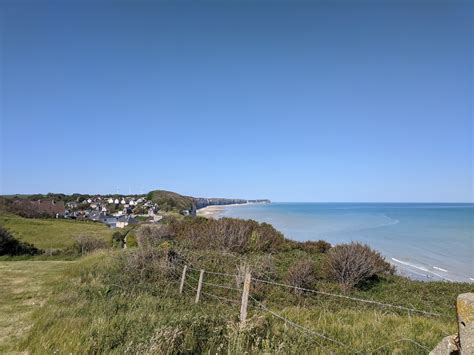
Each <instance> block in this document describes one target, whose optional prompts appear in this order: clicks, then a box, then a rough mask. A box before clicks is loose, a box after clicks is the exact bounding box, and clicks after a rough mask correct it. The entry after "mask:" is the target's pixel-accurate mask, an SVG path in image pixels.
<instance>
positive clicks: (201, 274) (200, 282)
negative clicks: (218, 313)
mask: <svg viewBox="0 0 474 355" xmlns="http://www.w3.org/2000/svg"><path fill="white" fill-rule="evenodd" d="M203 278H204V270H201V273H200V274H199V283H198V288H197V292H196V300H195V301H194V303H198V302H199V297H200V296H201V288H202V280H203Z"/></svg>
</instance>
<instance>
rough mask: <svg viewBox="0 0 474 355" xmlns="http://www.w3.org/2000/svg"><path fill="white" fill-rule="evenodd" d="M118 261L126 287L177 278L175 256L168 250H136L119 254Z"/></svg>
mask: <svg viewBox="0 0 474 355" xmlns="http://www.w3.org/2000/svg"><path fill="white" fill-rule="evenodd" d="M119 260H120V261H119V262H120V268H119V269H120V270H121V273H122V276H123V277H124V278H125V279H124V282H125V285H126V286H130V287H133V285H135V284H137V283H139V282H143V283H156V282H159V281H163V280H164V279H166V278H172V279H175V278H176V277H179V276H177V275H179V271H178V270H177V268H178V265H180V264H179V263H178V262H177V255H176V253H175V252H174V251H172V250H170V249H169V248H136V249H133V250H132V251H128V252H126V253H123V254H121V255H120V257H119Z"/></svg>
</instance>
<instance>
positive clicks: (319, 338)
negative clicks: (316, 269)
mask: <svg viewBox="0 0 474 355" xmlns="http://www.w3.org/2000/svg"><path fill="white" fill-rule="evenodd" d="M186 268H187V270H189V271H191V272H199V273H200V275H201V274H202V275H205V274H209V275H215V276H219V277H225V278H233V279H234V280H237V279H239V278H242V275H239V274H232V273H229V272H219V271H214V270H212V271H209V270H206V269H201V268H196V267H191V266H189V265H186ZM248 270H249V269H248V268H247V272H248V276H249V277H248V280H249V283H250V282H254V283H264V284H267V285H272V286H277V287H284V288H287V289H292V290H298V291H304V292H308V293H313V294H320V295H324V296H327V297H335V298H343V299H348V300H351V301H354V302H362V303H365V304H370V305H374V306H377V307H384V308H392V309H398V310H403V311H408V312H409V314H410V312H411V313H419V314H421V315H424V316H434V317H439V316H440V314H439V313H435V312H431V311H426V310H420V309H416V308H410V307H406V306H402V305H396V304H390V303H385V302H379V301H375V300H367V299H362V298H357V297H351V296H347V295H342V294H336V293H330V292H325V291H320V290H314V289H309V288H303V287H297V286H293V285H289V284H285V283H280V282H276V281H271V280H263V279H259V278H253V277H251V276H250V271H248ZM181 277H182V282H183V283H184V284H186V285H187V286H188V287H189V288H191V289H192V290H194V291H196V292H197V293H198V294H199V293H201V294H202V295H204V296H206V297H209V298H212V299H215V300H217V301H219V302H220V303H221V304H223V305H227V306H231V305H232V304H240V305H241V323H244V322H245V317H244V319H242V311H243V310H242V308H243V307H245V315H246V312H247V310H246V308H247V301H246V300H245V299H246V298H247V299H250V300H251V301H252V302H253V303H254V304H255V307H256V308H257V309H260V310H261V311H263V312H266V313H268V314H270V315H271V316H273V317H275V318H277V319H280V320H281V321H284V322H285V324H287V325H288V326H290V327H292V328H294V329H296V330H298V331H300V332H303V333H305V334H307V335H309V336H312V337H313V338H314V339H313V340H314V341H315V342H316V344H318V346H320V347H321V348H323V349H327V346H326V345H324V342H326V343H331V344H333V345H335V346H337V347H340V348H343V349H345V350H347V351H349V352H351V353H356V354H365V353H374V352H377V351H380V350H382V349H383V348H385V347H387V346H389V345H392V344H395V343H399V342H408V343H411V344H413V345H414V346H416V347H418V348H419V349H422V350H423V351H426V352H428V353H429V352H430V349H429V348H428V347H426V346H425V345H423V344H421V343H419V342H417V341H416V340H413V339H409V338H400V339H396V340H393V341H389V342H387V343H385V344H383V345H382V346H379V347H377V348H375V349H372V350H369V351H361V350H357V349H354V347H353V346H351V345H349V344H346V343H344V342H342V341H340V340H337V339H335V338H334V337H332V336H330V335H328V334H324V333H322V332H318V331H316V330H314V329H310V328H308V327H305V326H303V325H301V324H299V323H297V322H295V321H292V320H290V319H288V318H287V317H285V316H283V315H282V314H280V313H277V312H275V311H274V310H272V309H270V308H269V307H268V306H266V305H265V304H263V303H262V302H260V301H258V300H257V299H255V298H254V297H253V296H252V295H250V294H249V293H247V295H245V285H244V286H243V288H238V287H232V286H228V285H224V284H220V283H215V282H206V281H203V279H202V278H201V277H200V278H199V279H197V278H196V277H194V276H192V275H190V274H187V275H186V271H185V272H184V273H183V274H182V275H181ZM186 277H187V278H189V279H191V280H193V281H195V282H197V283H198V287H195V286H193V285H191V284H190V283H189V282H187V281H186V279H185V278H186ZM203 286H206V291H203V290H202V289H201V288H202V287H203ZM213 288H216V289H221V290H228V291H233V292H235V291H237V292H239V295H241V296H242V299H241V300H236V299H231V298H228V297H224V296H222V295H216V294H214V293H212V292H211V291H210V290H209V289H213ZM198 299H199V297H197V298H196V302H197V300H198ZM252 306H254V305H252Z"/></svg>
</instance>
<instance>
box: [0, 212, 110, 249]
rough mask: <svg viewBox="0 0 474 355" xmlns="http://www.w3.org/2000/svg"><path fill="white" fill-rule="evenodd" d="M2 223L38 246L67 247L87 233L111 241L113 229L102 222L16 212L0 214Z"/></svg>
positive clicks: (19, 237)
mask: <svg viewBox="0 0 474 355" xmlns="http://www.w3.org/2000/svg"><path fill="white" fill-rule="evenodd" d="M0 225H1V226H3V227H5V228H7V229H8V230H9V231H10V232H12V234H13V235H14V236H15V238H17V239H19V240H21V241H23V242H27V243H31V244H33V245H34V246H36V247H37V248H40V249H43V250H47V249H65V248H69V247H71V246H72V245H73V244H74V239H73V238H74V237H78V236H82V235H87V236H90V237H94V238H98V239H102V240H105V241H107V242H109V241H110V238H111V236H112V233H113V232H112V230H111V229H110V228H108V227H107V226H106V225H104V224H102V223H96V222H86V221H75V220H66V219H37V218H23V217H20V216H17V215H14V214H2V215H0Z"/></svg>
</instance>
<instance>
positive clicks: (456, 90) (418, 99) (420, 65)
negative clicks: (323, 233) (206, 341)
mask: <svg viewBox="0 0 474 355" xmlns="http://www.w3.org/2000/svg"><path fill="white" fill-rule="evenodd" d="M171 3H173V4H171ZM0 11H1V18H0V24H1V25H0V31H1V56H0V59H1V69H2V71H1V82H0V84H1V102H0V104H1V124H2V125H1V146H2V150H1V152H0V153H1V170H2V171H1V178H2V181H1V190H0V193H3V194H10V193H36V192H42V193H46V192H65V193H73V192H84V193H113V192H116V191H117V189H118V191H119V192H120V193H129V191H131V192H132V193H140V192H142V191H145V192H146V191H149V190H151V189H157V188H160V189H168V190H173V191H177V192H180V193H183V194H188V195H193V196H203V197H241V198H270V199H272V200H275V201H472V200H473V182H472V178H473V145H472V138H473V98H474V90H473V81H474V80H473V74H474V73H473V66H474V56H473V48H474V37H473V21H474V2H473V1H456V0H450V1H448V0H446V1H425V0H422V1H416V0H415V1H346V2H344V1H306V2H303V1H289V0H288V1H262V0H256V1H208V2H199V1H193V2H192V3H191V2H188V3H186V2H171V1H166V2H164V1H163V2H160V1H153V2H146V1H131V0H130V1H128V2H118V1H96V2H93V1H35V2H27V1H10V2H9V1H5V0H3V1H1V2H0Z"/></svg>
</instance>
